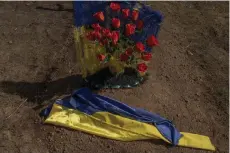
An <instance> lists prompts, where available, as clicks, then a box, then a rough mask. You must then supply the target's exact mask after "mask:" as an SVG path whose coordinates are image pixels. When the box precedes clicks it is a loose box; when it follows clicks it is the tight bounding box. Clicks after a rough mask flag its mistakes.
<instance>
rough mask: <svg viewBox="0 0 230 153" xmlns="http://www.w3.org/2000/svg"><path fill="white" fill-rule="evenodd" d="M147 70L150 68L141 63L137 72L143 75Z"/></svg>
mask: <svg viewBox="0 0 230 153" xmlns="http://www.w3.org/2000/svg"><path fill="white" fill-rule="evenodd" d="M147 68H148V67H147V65H146V64H145V63H140V64H138V65H137V70H138V71H139V72H142V73H144V72H146V70H147Z"/></svg>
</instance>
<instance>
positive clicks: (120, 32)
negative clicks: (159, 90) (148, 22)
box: [85, 2, 159, 76]
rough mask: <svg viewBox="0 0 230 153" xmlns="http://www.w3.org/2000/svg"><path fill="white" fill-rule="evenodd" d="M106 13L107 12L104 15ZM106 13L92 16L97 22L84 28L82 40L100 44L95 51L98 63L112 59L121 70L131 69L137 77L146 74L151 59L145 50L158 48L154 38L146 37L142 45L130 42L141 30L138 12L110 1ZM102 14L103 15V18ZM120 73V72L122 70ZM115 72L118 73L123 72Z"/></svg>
mask: <svg viewBox="0 0 230 153" xmlns="http://www.w3.org/2000/svg"><path fill="white" fill-rule="evenodd" d="M108 12H109V13H108ZM108 12H103V11H100V12H96V13H95V14H92V16H93V18H94V19H96V21H97V22H95V23H93V24H92V25H90V26H88V32H87V33H86V35H85V37H86V38H87V39H88V40H89V41H92V42H94V43H97V44H98V45H100V46H101V47H102V48H103V49H101V51H98V53H97V59H98V60H99V61H100V64H106V63H108V62H109V61H110V60H111V59H115V60H116V61H117V62H119V63H120V64H121V65H123V68H126V67H131V68H133V69H135V70H136V71H137V72H138V73H139V74H140V75H141V76H143V75H145V74H146V72H147V69H148V67H147V63H148V61H150V60H151V58H152V54H151V52H147V51H146V47H153V46H156V45H158V44H159V43H158V40H157V39H156V38H155V36H154V35H150V36H148V37H147V39H146V40H145V41H144V42H143V41H142V42H141V41H140V42H134V41H133V40H132V39H131V38H132V36H133V35H135V34H137V33H142V32H143V30H144V24H145V23H144V21H143V20H141V19H140V12H139V11H138V10H135V9H133V10H131V9H129V8H122V9H121V6H120V4H119V3H114V2H111V3H110V6H109V11H108ZM105 13H106V15H105ZM123 70H124V69H123ZM123 70H121V72H116V73H118V74H120V73H122V72H124V71H123Z"/></svg>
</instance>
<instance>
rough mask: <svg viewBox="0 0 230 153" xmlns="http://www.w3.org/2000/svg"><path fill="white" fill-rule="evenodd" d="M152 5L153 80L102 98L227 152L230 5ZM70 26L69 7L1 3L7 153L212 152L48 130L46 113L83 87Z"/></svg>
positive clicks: (1, 107)
mask: <svg viewBox="0 0 230 153" xmlns="http://www.w3.org/2000/svg"><path fill="white" fill-rule="evenodd" d="M56 4H63V8H64V10H60V9H59V10H58V8H60V7H58V6H57V5H56ZM149 4H151V6H152V7H153V8H154V9H156V10H160V11H161V12H162V13H163V14H164V16H165V19H164V23H163V25H162V29H161V31H160V35H159V41H160V47H159V48H156V49H155V50H154V58H153V60H152V64H151V66H150V72H151V77H150V80H148V81H147V82H146V83H145V84H144V85H142V86H140V87H137V88H135V89H128V90H103V91H100V94H103V95H107V96H110V97H112V98H116V99H118V100H121V101H123V102H125V103H127V104H129V105H131V106H136V107H141V108H145V109H147V110H149V111H151V112H155V113H158V114H160V115H161V116H164V117H166V118H168V119H169V120H172V121H173V122H174V124H175V125H176V127H177V128H178V129H179V130H180V131H184V132H192V133H198V134H203V135H207V136H209V137H210V138H211V140H212V142H213V144H214V145H215V146H216V147H217V152H218V153H224V152H228V139H229V137H228V115H229V112H228V90H229V89H228V81H229V80H228V50H229V44H228V41H229V39H228V37H229V35H228V34H229V31H228V27H229V25H228V18H229V14H228V13H229V12H228V10H229V4H228V2H149ZM45 8H48V9H45ZM72 25H73V18H72V3H71V2H0V85H1V86H0V101H1V103H0V120H1V122H0V152H1V153H52V152H60V153H71V152H76V153H91V152H92V153H103V152H112V153H166V152H173V153H180V152H181V153H182V152H183V153H193V152H196V153H201V152H207V151H202V150H196V149H190V148H182V147H171V146H168V145H165V144H164V143H161V142H156V141H154V140H153V141H136V142H119V141H113V140H108V139H104V138H100V137H97V136H92V135H88V134H85V133H82V132H79V131H72V130H69V129H64V128H60V127H55V126H52V125H43V124H42V120H41V119H40V117H39V116H38V113H39V111H40V110H41V107H43V106H45V105H46V104H48V103H52V102H54V100H55V99H57V98H60V97H62V96H64V95H66V94H70V93H71V91H72V90H73V89H77V88H79V86H80V83H81V77H80V76H79V69H78V67H77V65H76V64H75V58H74V57H75V56H74V42H73V34H72V27H73V26H72ZM41 104H42V105H41Z"/></svg>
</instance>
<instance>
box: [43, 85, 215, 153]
mask: <svg viewBox="0 0 230 153" xmlns="http://www.w3.org/2000/svg"><path fill="white" fill-rule="evenodd" d="M41 115H42V116H44V117H45V121H44V122H45V123H48V124H54V125H58V126H64V127H67V128H71V129H76V130H80V131H84V132H87V133H91V134H95V135H98V136H101V137H106V138H109V139H115V140H121V141H134V140H146V139H161V140H163V141H165V142H167V143H169V144H171V145H176V146H184V147H192V148H199V149H205V150H212V151H214V150H215V147H214V146H213V145H212V143H211V141H210V139H209V138H208V137H207V136H202V135H197V134H192V133H186V132H179V131H178V130H177V129H176V128H175V126H174V125H173V124H172V122H171V121H169V120H167V119H165V118H163V117H161V116H159V115H157V114H153V113H150V112H147V111H145V110H143V109H139V108H133V107H130V106H128V105H126V104H124V103H121V102H119V101H117V100H114V99H111V98H108V97H105V96H101V95H98V94H94V93H92V92H91V90H90V89H88V88H81V89H79V90H77V91H75V92H74V93H73V94H72V96H71V97H67V98H64V99H62V100H57V101H56V102H55V103H54V104H52V105H50V106H48V107H47V108H46V109H44V110H43V111H42V112H41Z"/></svg>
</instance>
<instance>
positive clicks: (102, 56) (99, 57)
mask: <svg viewBox="0 0 230 153" xmlns="http://www.w3.org/2000/svg"><path fill="white" fill-rule="evenodd" d="M105 57H106V56H105V55H103V54H98V55H97V59H98V60H99V61H104V59H105Z"/></svg>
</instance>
